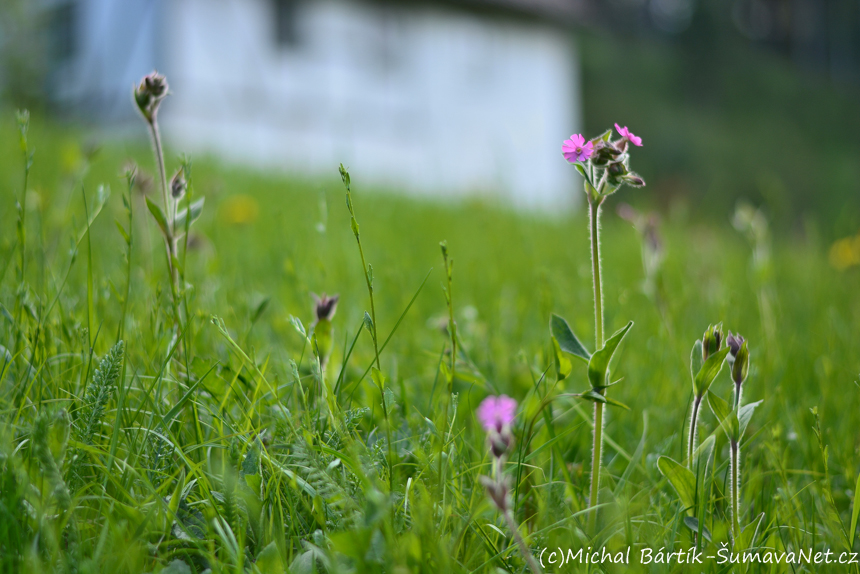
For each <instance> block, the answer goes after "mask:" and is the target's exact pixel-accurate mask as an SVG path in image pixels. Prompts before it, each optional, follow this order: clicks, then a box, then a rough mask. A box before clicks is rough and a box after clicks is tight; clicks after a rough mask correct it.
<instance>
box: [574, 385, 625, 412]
mask: <svg viewBox="0 0 860 574" xmlns="http://www.w3.org/2000/svg"><path fill="white" fill-rule="evenodd" d="M579 398H581V399H585V400H586V401H592V402H595V403H603V404H605V405H612V406H614V407H621V408H622V409H624V410H627V411H629V410H630V407H628V406H627V405H625V404H624V403H622V402H621V401H616V400H615V399H610V398H609V397H607V396H606V395H602V394H601V393H599V392H598V391H596V390H594V389H591V390H590V391H586V392H584V393H582V394H581V395H579Z"/></svg>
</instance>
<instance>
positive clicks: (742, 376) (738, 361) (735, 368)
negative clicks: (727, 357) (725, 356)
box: [731, 338, 750, 386]
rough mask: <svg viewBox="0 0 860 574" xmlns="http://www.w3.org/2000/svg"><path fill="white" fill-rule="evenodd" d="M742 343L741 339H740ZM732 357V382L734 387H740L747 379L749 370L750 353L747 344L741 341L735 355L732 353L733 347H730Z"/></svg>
mask: <svg viewBox="0 0 860 574" xmlns="http://www.w3.org/2000/svg"><path fill="white" fill-rule="evenodd" d="M741 340H742V341H743V338H741ZM731 354H732V355H733V356H734V361H733V362H732V380H733V381H734V382H735V384H736V385H738V386H740V385H742V384H743V382H744V381H745V380H746V379H747V374H749V370H750V352H749V348H748V347H747V342H746V341H743V342H742V343H741V344H740V346H739V347H738V350H737V353H735V352H734V347H732V353H731Z"/></svg>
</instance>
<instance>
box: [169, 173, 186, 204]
mask: <svg viewBox="0 0 860 574" xmlns="http://www.w3.org/2000/svg"><path fill="white" fill-rule="evenodd" d="M187 187H188V184H187V183H186V182H185V178H184V177H183V176H182V170H181V169H180V170H179V171H177V172H176V174H175V175H174V176H173V179H172V180H170V195H171V196H172V197H173V199H175V200H177V201H179V200H180V199H182V196H183V195H185V190H186V188H187Z"/></svg>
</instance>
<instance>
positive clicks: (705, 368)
mask: <svg viewBox="0 0 860 574" xmlns="http://www.w3.org/2000/svg"><path fill="white" fill-rule="evenodd" d="M694 348H695V347H694ZM730 350H731V349H730V348H729V347H725V348H724V349H722V350H720V351H717V352H716V353H714V354H713V355H711V356H710V357H708V360H707V361H705V364H704V365H702V368H701V369H699V372H698V373H696V376H695V377H694V378H693V392H694V393H695V394H696V396H697V397H703V396H705V393H707V392H708V389H709V388H710V387H711V383H713V382H714V379H716V378H717V375H719V374H720V371H721V370H722V369H723V362H724V361H725V359H726V355H728V354H729V351H730Z"/></svg>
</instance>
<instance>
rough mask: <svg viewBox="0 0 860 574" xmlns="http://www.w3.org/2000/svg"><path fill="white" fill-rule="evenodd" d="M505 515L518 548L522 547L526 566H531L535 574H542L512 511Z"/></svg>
mask: <svg viewBox="0 0 860 574" xmlns="http://www.w3.org/2000/svg"><path fill="white" fill-rule="evenodd" d="M503 514H504V516H505V522H507V523H508V528H510V529H511V532H512V533H513V535H514V540H515V541H516V543H517V546H519V547H520V553H522V555H523V558H525V561H526V564H528V565H529V569H530V570H531V571H532V573H533V574H541V569H540V566H538V563H537V561H536V560H535V557H534V556H533V555H532V553H531V552H529V548H528V546H526V541H525V540H523V537H522V536H521V535H520V529H519V528H518V527H517V523H516V522H515V521H514V516H513V514H512V513H511V511H510V509H508V510H506V511H505V512H504V513H503Z"/></svg>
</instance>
